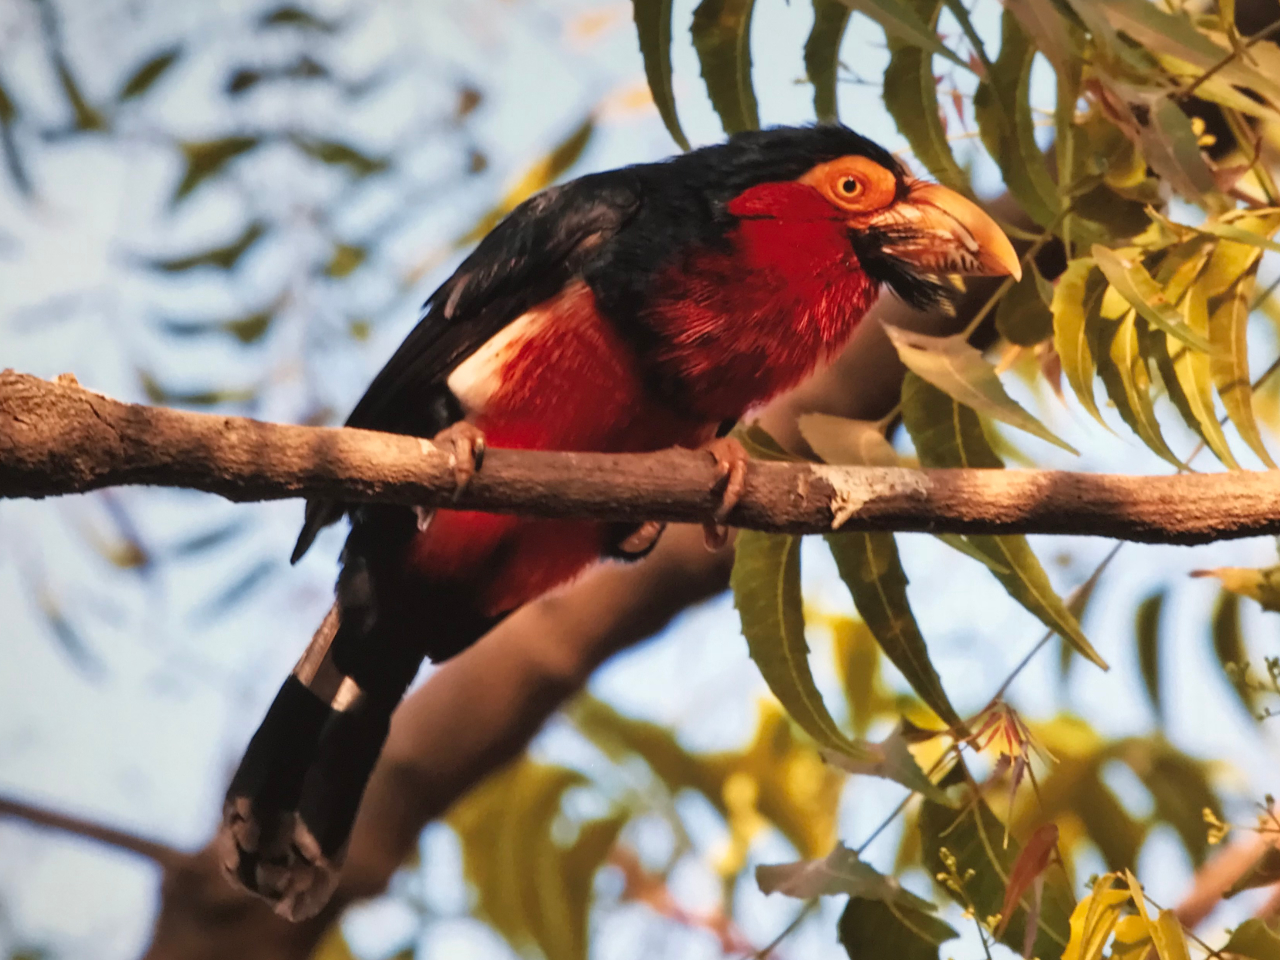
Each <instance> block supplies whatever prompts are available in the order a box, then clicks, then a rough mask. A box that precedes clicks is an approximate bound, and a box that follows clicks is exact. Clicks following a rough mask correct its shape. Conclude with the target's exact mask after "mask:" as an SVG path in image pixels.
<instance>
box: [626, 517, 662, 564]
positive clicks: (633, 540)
mask: <svg viewBox="0 0 1280 960" xmlns="http://www.w3.org/2000/svg"><path fill="white" fill-rule="evenodd" d="M665 529H667V525H666V524H665V523H662V522H661V521H659V520H646V521H645V522H644V523H642V524H640V526H638V527H636V528H635V529H634V530H633V531H631V533H629V534H628V535H627V536H626V538H625V539H624V540H622V542H621V543H619V544H618V552H619V553H623V554H626V555H627V556H628V557H632V556H637V555H638V556H643V555H644V554H646V553H648V552H649V551H650V550H652V549H653V547H654V544H656V543H657V542H658V538H659V537H660V536H662V531H663V530H665Z"/></svg>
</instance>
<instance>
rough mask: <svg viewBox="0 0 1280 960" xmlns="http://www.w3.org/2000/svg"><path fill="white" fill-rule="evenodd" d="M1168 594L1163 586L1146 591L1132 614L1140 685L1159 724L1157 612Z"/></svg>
mask: <svg viewBox="0 0 1280 960" xmlns="http://www.w3.org/2000/svg"><path fill="white" fill-rule="evenodd" d="M1168 595H1169V591H1168V589H1166V588H1163V587H1162V588H1161V589H1159V590H1156V591H1155V592H1154V593H1150V594H1148V595H1147V596H1146V597H1145V598H1143V600H1142V602H1141V603H1139V604H1138V611H1137V613H1136V614H1134V618H1133V632H1134V635H1135V637H1136V639H1137V647H1138V669H1139V670H1140V671H1141V673H1142V685H1143V687H1144V688H1145V689H1146V691H1147V700H1149V701H1150V702H1151V708H1152V709H1153V710H1155V712H1156V719H1157V720H1158V721H1159V722H1160V723H1161V724H1163V723H1164V701H1163V700H1162V699H1161V697H1160V615H1161V614H1162V613H1163V612H1164V601H1165V598H1166V597H1168Z"/></svg>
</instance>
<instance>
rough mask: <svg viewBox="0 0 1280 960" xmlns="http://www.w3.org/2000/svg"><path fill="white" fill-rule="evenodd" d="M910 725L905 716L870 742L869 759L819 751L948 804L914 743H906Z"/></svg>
mask: <svg viewBox="0 0 1280 960" xmlns="http://www.w3.org/2000/svg"><path fill="white" fill-rule="evenodd" d="M907 728H908V722H907V721H906V720H905V719H904V720H901V721H900V722H899V723H898V726H897V727H896V728H895V729H894V731H893V733H891V734H890V735H889V736H888V737H886V738H885V739H884V741H883V742H882V743H871V744H867V745H866V747H867V750H868V752H869V753H870V754H871V756H872V758H871V759H869V760H863V759H861V758H856V757H850V756H847V755H845V754H842V753H838V752H836V751H834V750H820V751H819V753H821V755H822V758H823V759H824V760H826V761H827V763H829V764H831V765H832V766H835V767H839V768H840V769H841V770H845V771H847V772H849V773H856V774H859V775H860V776H868V777H883V778H884V779H886V780H893V781H894V782H896V783H900V784H902V785H903V786H904V787H906V788H907V789H909V790H911V791H912V792H914V793H918V794H920V795H921V796H922V797H928V798H929V799H930V800H936V801H938V802H939V803H949V802H950V801H949V800H948V799H947V795H946V794H945V793H943V792H942V790H940V789H939V788H938V786H937V784H935V783H934V782H933V781H932V780H930V779H929V776H928V774H926V773H925V772H924V771H923V770H922V769H920V764H919V763H917V762H916V758H915V755H914V754H913V753H912V752H911V746H910V744H908V743H907V732H908V731H907ZM919 729H920V728H918V727H912V731H913V732H918V731H919ZM925 735H926V736H927V735H928V733H927V732H926V734H925Z"/></svg>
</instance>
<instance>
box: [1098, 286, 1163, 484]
mask: <svg viewBox="0 0 1280 960" xmlns="http://www.w3.org/2000/svg"><path fill="white" fill-rule="evenodd" d="M1100 326H1101V329H1100V331H1099V347H1100V348H1101V349H1103V350H1104V351H1105V356H1106V358H1107V360H1108V361H1109V362H1106V363H1103V364H1102V365H1101V366H1100V367H1099V368H1098V374H1099V375H1100V376H1101V378H1102V383H1103V385H1104V386H1105V387H1106V388H1107V395H1108V396H1109V397H1110V398H1111V402H1112V403H1114V404H1115V406H1116V411H1117V412H1118V413H1119V414H1120V418H1121V419H1122V420H1124V422H1125V423H1126V424H1128V426H1129V429H1131V430H1132V431H1133V432H1134V433H1136V434H1137V435H1138V437H1139V439H1141V440H1142V442H1143V443H1145V444H1146V445H1147V448H1148V449H1149V450H1151V452H1152V453H1154V454H1156V455H1157V456H1158V457H1160V458H1161V459H1163V460H1166V461H1168V462H1169V463H1171V464H1173V465H1174V466H1175V467H1178V468H1182V466H1183V463H1182V461H1181V460H1179V459H1178V457H1177V455H1176V454H1174V452H1173V451H1172V450H1170V449H1169V445H1168V444H1167V443H1166V442H1165V439H1164V434H1163V433H1162V432H1161V430H1160V423H1159V421H1158V420H1157V419H1156V409H1155V402H1154V400H1153V399H1152V394H1151V390H1152V384H1151V370H1150V368H1149V367H1148V366H1147V358H1146V356H1145V355H1144V354H1143V352H1142V347H1141V341H1140V338H1139V336H1138V327H1137V318H1136V316H1135V311H1133V310H1128V311H1127V312H1126V313H1125V314H1124V316H1123V317H1121V319H1119V320H1115V321H1112V320H1104V321H1102V322H1101V324H1100Z"/></svg>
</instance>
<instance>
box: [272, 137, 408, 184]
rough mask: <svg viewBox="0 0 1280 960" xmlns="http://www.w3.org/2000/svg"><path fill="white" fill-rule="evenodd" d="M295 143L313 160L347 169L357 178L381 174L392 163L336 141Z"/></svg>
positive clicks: (303, 139)
mask: <svg viewBox="0 0 1280 960" xmlns="http://www.w3.org/2000/svg"><path fill="white" fill-rule="evenodd" d="M293 143H294V145H295V146H296V147H297V148H298V149H299V150H301V151H302V152H303V153H305V154H306V155H307V156H309V157H311V158H312V159H313V160H319V161H320V162H321V163H326V164H329V165H330V166H339V167H346V168H347V169H348V170H350V171H351V173H352V174H353V175H355V176H356V177H357V178H361V177H367V176H369V175H371V174H374V173H381V172H382V171H384V170H386V169H387V167H389V166H390V161H389V160H387V159H386V158H385V157H371V156H368V155H367V154H364V153H361V152H360V151H359V150H357V149H355V148H354V147H351V146H348V145H347V144H345V143H339V142H338V141H336V140H315V139H311V138H308V137H295V138H294V139H293Z"/></svg>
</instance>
